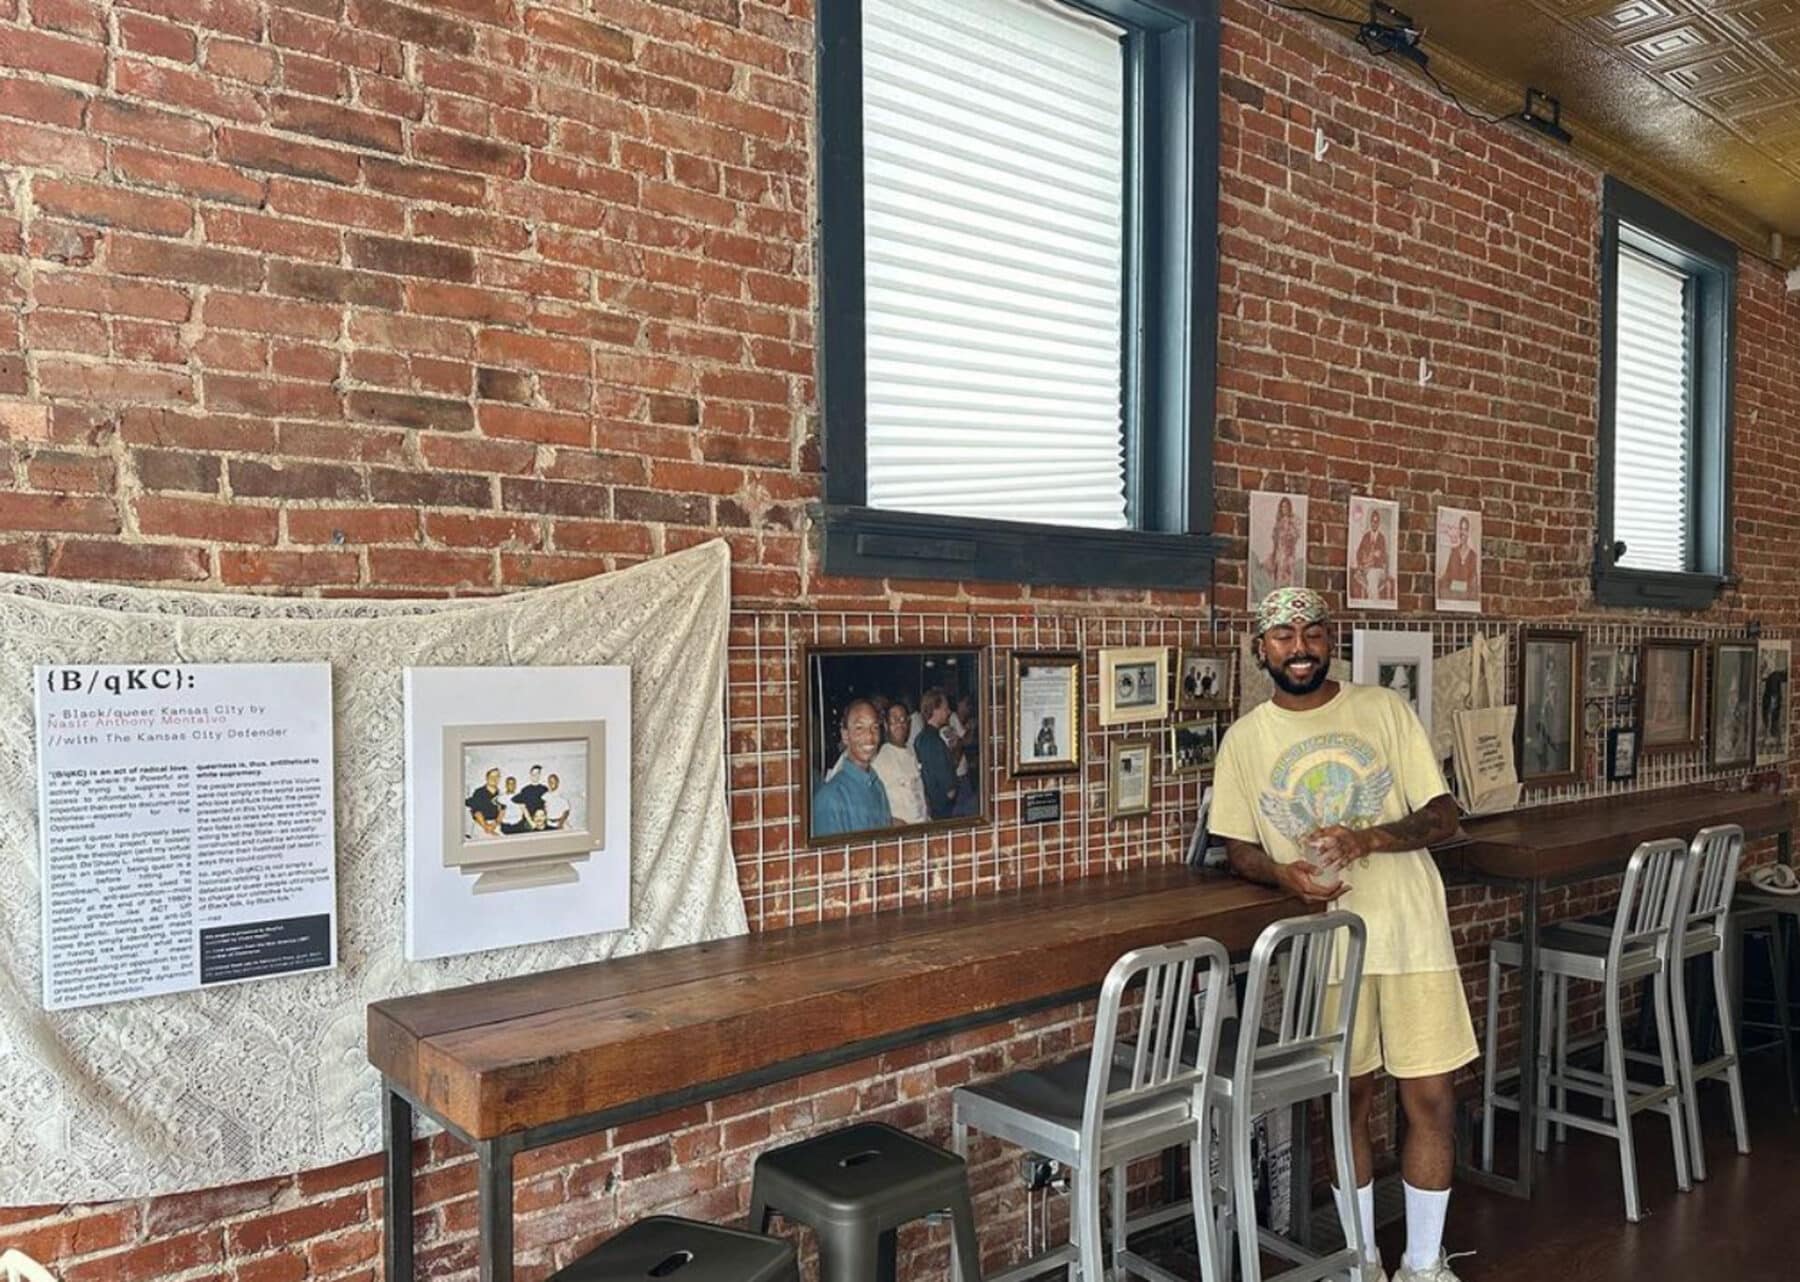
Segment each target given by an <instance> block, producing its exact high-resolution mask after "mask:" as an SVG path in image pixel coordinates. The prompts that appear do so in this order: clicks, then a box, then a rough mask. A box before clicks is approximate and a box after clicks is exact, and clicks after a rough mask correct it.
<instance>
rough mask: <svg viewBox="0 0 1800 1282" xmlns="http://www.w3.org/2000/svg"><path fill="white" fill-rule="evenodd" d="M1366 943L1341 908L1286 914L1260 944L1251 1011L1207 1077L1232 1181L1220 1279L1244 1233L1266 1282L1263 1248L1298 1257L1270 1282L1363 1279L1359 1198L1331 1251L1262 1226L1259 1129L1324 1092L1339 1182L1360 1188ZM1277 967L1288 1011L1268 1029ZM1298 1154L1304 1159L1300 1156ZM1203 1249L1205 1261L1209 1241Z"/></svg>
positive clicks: (1204, 1123) (1203, 1126)
mask: <svg viewBox="0 0 1800 1282" xmlns="http://www.w3.org/2000/svg"><path fill="white" fill-rule="evenodd" d="M1366 942H1367V931H1366V929H1365V927H1364V926H1363V920H1362V918H1361V917H1358V916H1357V915H1356V914H1355V913H1348V912H1342V911H1340V912H1330V913H1324V914H1321V915H1319V916H1315V917H1296V918H1291V919H1290V920H1287V921H1278V922H1276V923H1275V924H1274V925H1273V926H1270V927H1269V928H1268V929H1267V930H1265V931H1263V933H1262V936H1261V938H1259V939H1258V940H1257V941H1256V947H1255V948H1254V949H1253V950H1252V951H1251V954H1250V978H1249V981H1248V983H1246V984H1245V987H1244V1006H1243V1015H1242V1017H1241V1018H1239V1019H1235V1020H1228V1021H1226V1022H1225V1023H1224V1024H1223V1025H1221V1027H1220V1030H1219V1051H1218V1056H1219V1067H1218V1070H1217V1071H1216V1072H1214V1073H1213V1074H1212V1075H1211V1077H1210V1078H1209V1079H1208V1081H1207V1092H1206V1104H1205V1108H1204V1112H1203V1114H1202V1117H1201V1119H1200V1132H1201V1134H1202V1135H1206V1134H1208V1133H1209V1128H1210V1127H1211V1126H1212V1125H1213V1123H1214V1122H1215V1121H1216V1122H1217V1124H1218V1128H1219V1131H1220V1139H1221V1146H1220V1159H1221V1161H1220V1165H1221V1168H1222V1170H1223V1174H1224V1177H1225V1181H1226V1184H1227V1186H1228V1187H1229V1188H1230V1189H1231V1198H1230V1205H1231V1211H1230V1215H1229V1217H1228V1218H1227V1221H1226V1224H1225V1226H1224V1228H1223V1229H1222V1231H1221V1233H1220V1234H1219V1256H1218V1266H1219V1270H1220V1276H1221V1277H1228V1276H1229V1275H1230V1264H1231V1254H1232V1242H1233V1238H1234V1236H1235V1239H1236V1243H1237V1253H1238V1262H1239V1266H1240V1269H1241V1276H1242V1282H1262V1257H1261V1253H1262V1251H1264V1250H1266V1251H1268V1252H1269V1253H1270V1254H1272V1255H1277V1256H1280V1257H1281V1258H1282V1259H1284V1260H1288V1261H1290V1262H1292V1263H1293V1264H1294V1265H1295V1267H1294V1268H1291V1269H1288V1270H1287V1271H1286V1272H1283V1273H1281V1274H1279V1275H1277V1277H1276V1278H1274V1279H1271V1282H1314V1280H1315V1279H1320V1278H1327V1277H1333V1276H1341V1277H1344V1278H1346V1279H1348V1280H1349V1282H1360V1279H1361V1277H1362V1264H1363V1257H1364V1252H1365V1250H1366V1246H1365V1244H1364V1242H1363V1240H1362V1221H1361V1218H1360V1217H1359V1216H1358V1215H1357V1214H1356V1211H1355V1207H1354V1205H1352V1206H1351V1208H1350V1213H1349V1214H1348V1215H1343V1214H1340V1216H1339V1219H1340V1221H1341V1223H1342V1225H1343V1229H1344V1248H1343V1249H1342V1250H1340V1251H1333V1252H1331V1253H1330V1254H1328V1255H1315V1254H1313V1253H1312V1252H1310V1251H1307V1250H1306V1249H1304V1248H1303V1247H1301V1246H1299V1245H1297V1244H1295V1243H1293V1242H1290V1241H1288V1240H1287V1239H1286V1238H1283V1237H1280V1236H1279V1235H1277V1234H1275V1233H1273V1232H1270V1231H1268V1230H1265V1229H1262V1228H1260V1227H1259V1226H1258V1225H1257V1222H1256V1185H1255V1176H1254V1172H1253V1171H1252V1170H1251V1149H1250V1133H1251V1127H1252V1124H1253V1123H1254V1122H1255V1120H1256V1118H1257V1117H1258V1116H1259V1115H1260V1114H1263V1113H1267V1112H1269V1111H1271V1110H1273V1109H1278V1108H1289V1107H1291V1106H1293V1105H1294V1104H1298V1103H1302V1102H1305V1101H1310V1100H1314V1099H1320V1098H1323V1099H1325V1100H1326V1101H1327V1108H1328V1110H1329V1111H1330V1114H1331V1123H1332V1149H1333V1153H1334V1156H1335V1161H1336V1166H1337V1171H1336V1174H1337V1179H1338V1186H1339V1187H1340V1188H1347V1189H1353V1188H1355V1187H1356V1163H1355V1159H1354V1157H1353V1156H1352V1154H1351V1151H1350V1030H1351V1028H1352V1027H1353V1026H1354V1024H1355V1019H1356V998H1357V989H1358V988H1359V987H1360V986H1361V983H1362V970H1363V953H1364V951H1365V948H1366ZM1277 968H1285V973H1284V974H1283V976H1282V978H1281V984H1280V993H1281V1014H1280V1018H1279V1020H1278V1022H1277V1023H1276V1026H1275V1027H1273V1028H1269V1027H1267V1026H1266V1025H1265V1024H1264V1022H1263V1020H1262V1011H1263V1006H1264V1003H1265V1002H1266V1001H1267V999H1268V995H1269V989H1270V982H1271V978H1272V975H1273V973H1274V972H1275V971H1276V970H1277ZM1334 976H1335V978H1334ZM1246 1029H1248V1030H1249V1031H1248V1032H1246V1031H1245V1030H1246ZM1295 1160H1296V1161H1303V1160H1305V1158H1304V1157H1303V1156H1301V1155H1296V1158H1295ZM1196 1187H1197V1185H1196ZM1299 1214H1301V1212H1300V1211H1299V1209H1298V1208H1296V1216H1298V1215H1299ZM1201 1248H1202V1249H1201V1260H1202V1262H1204V1261H1205V1258H1206V1254H1205V1242H1204V1240H1202V1243H1201Z"/></svg>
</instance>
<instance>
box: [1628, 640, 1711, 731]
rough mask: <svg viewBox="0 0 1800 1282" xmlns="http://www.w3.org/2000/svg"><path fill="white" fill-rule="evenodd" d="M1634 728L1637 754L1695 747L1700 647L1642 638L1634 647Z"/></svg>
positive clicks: (1697, 727)
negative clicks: (1636, 651) (1635, 670)
mask: <svg viewBox="0 0 1800 1282" xmlns="http://www.w3.org/2000/svg"><path fill="white" fill-rule="evenodd" d="M1683 672H1685V677H1684V676H1683V675H1682V674H1683ZM1672 683H1684V684H1681V688H1679V689H1677V688H1676V686H1675V684H1672ZM1637 726H1638V734H1639V740H1638V753H1639V754H1640V755H1646V756H1647V755H1649V754H1651V753H1658V752H1687V751H1690V750H1692V749H1694V748H1697V747H1699V746H1700V642H1698V641H1691V640H1688V639H1686V638H1682V637H1647V638H1645V639H1644V641H1643V642H1642V643H1641V644H1640V645H1639V646H1638V663H1637Z"/></svg>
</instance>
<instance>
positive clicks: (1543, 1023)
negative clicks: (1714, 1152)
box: [1481, 837, 1691, 1223]
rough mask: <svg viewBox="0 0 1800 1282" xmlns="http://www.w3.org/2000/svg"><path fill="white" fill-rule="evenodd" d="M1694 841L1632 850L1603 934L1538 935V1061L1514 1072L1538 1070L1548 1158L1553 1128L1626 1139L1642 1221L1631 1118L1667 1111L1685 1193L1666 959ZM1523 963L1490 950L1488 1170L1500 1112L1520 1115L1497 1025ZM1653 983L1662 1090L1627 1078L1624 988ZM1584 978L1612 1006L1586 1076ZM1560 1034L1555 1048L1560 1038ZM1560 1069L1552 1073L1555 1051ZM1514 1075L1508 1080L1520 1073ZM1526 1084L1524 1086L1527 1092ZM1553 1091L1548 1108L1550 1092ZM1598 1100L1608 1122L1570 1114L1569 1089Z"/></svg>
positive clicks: (1539, 1139)
mask: <svg viewBox="0 0 1800 1282" xmlns="http://www.w3.org/2000/svg"><path fill="white" fill-rule="evenodd" d="M1686 865H1687V845H1686V843H1684V842H1683V841H1682V840H1681V839H1680V838H1678V837H1671V838H1667V839H1665V840H1662V841H1647V842H1645V843H1643V844H1642V845H1641V846H1639V847H1638V848H1637V849H1636V850H1635V851H1633V852H1632V855H1631V862H1630V863H1629V864H1628V865H1626V868H1625V882H1624V885H1623V886H1622V887H1621V888H1620V894H1619V907H1618V911H1617V912H1616V913H1615V914H1614V916H1613V925H1612V930H1611V931H1610V932H1608V933H1607V934H1605V935H1599V934H1596V933H1595V932H1593V931H1589V930H1582V929H1579V928H1578V927H1577V926H1576V925H1557V926H1551V927H1548V928H1547V929H1545V930H1543V931H1541V932H1540V933H1539V935H1538V962H1539V966H1540V968H1541V972H1542V975H1543V980H1542V983H1543V993H1542V997H1541V999H1540V1001H1539V1004H1538V1010H1539V1012H1540V1020H1539V1028H1538V1059H1537V1063H1536V1064H1535V1065H1532V1066H1526V1065H1520V1067H1519V1069H1518V1070H1516V1074H1522V1073H1524V1072H1525V1071H1535V1072H1536V1073H1537V1081H1538V1092H1537V1097H1538V1100H1539V1101H1540V1106H1539V1108H1538V1111H1537V1127H1536V1131H1537V1134H1536V1143H1537V1148H1538V1151H1539V1152H1540V1153H1541V1152H1543V1151H1544V1150H1545V1149H1546V1148H1547V1147H1548V1146H1549V1138H1550V1131H1549V1127H1550V1123H1552V1122H1554V1123H1556V1124H1557V1127H1558V1133H1559V1134H1562V1133H1564V1131H1563V1128H1565V1127H1568V1126H1573V1127H1575V1128H1577V1129H1578V1130H1585V1131H1591V1132H1593V1133H1594V1134H1596V1135H1606V1136H1611V1137H1613V1138H1615V1139H1617V1140H1618V1142H1619V1169H1620V1173H1621V1175H1622V1176H1623V1179H1624V1185H1625V1218H1626V1219H1628V1220H1631V1221H1632V1222H1633V1223H1635V1222H1636V1221H1637V1220H1638V1219H1639V1218H1641V1216H1642V1208H1641V1202H1640V1199H1639V1197H1638V1184H1637V1153H1636V1150H1635V1148H1634V1147H1633V1142H1632V1135H1631V1117H1632V1115H1633V1114H1634V1113H1639V1112H1642V1111H1643V1110H1645V1109H1654V1110H1656V1111H1658V1112H1662V1113H1665V1114H1667V1116H1668V1118H1669V1135H1670V1138H1671V1140H1672V1142H1673V1143H1674V1146H1675V1182H1676V1184H1677V1185H1678V1186H1679V1187H1680V1188H1681V1189H1682V1191H1683V1192H1686V1191H1687V1190H1688V1189H1689V1188H1690V1187H1691V1185H1690V1182H1689V1179H1688V1146H1687V1140H1686V1137H1685V1134H1684V1129H1683V1125H1682V1111H1683V1110H1682V1103H1681V1078H1680V1074H1679V1072H1678V1070H1677V1069H1676V1067H1675V1037H1674V1030H1673V1019H1672V1017H1671V1014H1670V1008H1669V955H1670V952H1671V951H1672V948H1673V940H1674V930H1675V921H1676V917H1677V914H1678V913H1679V912H1680V909H1681V905H1682V902H1683V891H1684V889H1685V884H1686ZM1519 964H1520V944H1519V941H1518V940H1516V939H1505V940H1495V941H1494V943H1493V944H1491V945H1490V946H1489V948H1488V998H1487V1020H1488V1025H1487V1028H1488V1032H1487V1048H1486V1049H1487V1064H1486V1069H1485V1072H1484V1074H1483V1076H1484V1081H1483V1084H1482V1119H1481V1140H1482V1150H1483V1157H1484V1159H1485V1160H1486V1162H1487V1163H1488V1164H1489V1165H1490V1166H1491V1165H1492V1163H1493V1153H1494V1114H1495V1112H1496V1111H1498V1110H1499V1109H1503V1108H1505V1109H1517V1108H1518V1101H1517V1100H1516V1099H1512V1098H1509V1097H1506V1096H1503V1095H1501V1094H1500V1092H1499V1081H1500V1078H1501V1077H1502V1076H1503V1075H1502V1074H1501V1073H1500V1072H1499V1068H1498V1065H1497V1064H1496V1063H1495V1052H1496V1049H1497V1047H1496V1041H1497V1037H1496V1026H1497V1017H1498V1014H1499V1004H1500V1003H1499V988H1500V967H1501V966H1503V965H1505V966H1517V965H1519ZM1646 978H1648V979H1650V980H1651V981H1652V983H1653V985H1654V1003H1655V1008H1656V1027H1657V1049H1658V1060H1659V1062H1660V1064H1661V1066H1662V1079H1663V1084H1662V1085H1661V1086H1638V1085H1635V1084H1634V1083H1632V1081H1631V1080H1630V1078H1629V1077H1627V1076H1626V1073H1625V1025H1624V1015H1623V1013H1622V1010H1621V994H1622V991H1623V989H1624V986H1625V985H1626V984H1628V983H1630V982H1632V981H1633V980H1638V979H1646ZM1570 979H1580V980H1586V981H1588V982H1590V983H1597V984H1599V985H1600V986H1601V988H1602V991H1603V995H1604V1004H1605V1010H1606V1035H1605V1047H1606V1049H1605V1054H1604V1063H1605V1071H1604V1072H1600V1073H1594V1072H1589V1071H1587V1070H1585V1069H1579V1068H1575V1067H1572V1066H1570V1065H1569V1063H1568V981H1569V980H1570ZM1553 1037H1554V1042H1553V1040H1552V1039H1553ZM1553 1048H1554V1054H1555V1058H1556V1071H1555V1072H1554V1073H1553V1072H1552V1071H1551V1055H1552V1053H1553ZM1513 1075H1515V1074H1506V1075H1505V1076H1513ZM1522 1085H1523V1083H1522V1082H1521V1086H1522ZM1552 1088H1554V1089H1555V1092H1556V1097H1555V1102H1554V1104H1552V1103H1551V1102H1550V1092H1551V1089H1552ZM1571 1090H1572V1091H1575V1092H1577V1093H1578V1094H1585V1095H1590V1096H1594V1097H1596V1098H1599V1099H1602V1100H1606V1101H1608V1102H1609V1103H1610V1105H1611V1116H1610V1120H1609V1119H1608V1118H1592V1117H1587V1116H1585V1115H1583V1114H1578V1113H1571V1112H1569V1111H1568V1092H1569V1091H1571Z"/></svg>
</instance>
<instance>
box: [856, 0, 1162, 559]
mask: <svg viewBox="0 0 1800 1282" xmlns="http://www.w3.org/2000/svg"><path fill="white" fill-rule="evenodd" d="M1122 34H1123V33H1122V32H1121V31H1120V30H1119V29H1117V28H1115V27H1112V26H1110V25H1108V24H1106V23H1104V22H1102V21H1100V20H1098V19H1095V18H1091V17H1088V16H1086V15H1083V14H1078V13H1076V12H1075V11H1073V10H1071V9H1069V8H1067V7H1064V6H1061V5H1057V4H1054V3H1048V2H1043V0H863V9H862V40H863V165H864V177H863V202H864V246H863V248H864V259H865V262H864V290H865V305H864V310H865V316H866V324H867V348H866V379H867V390H866V406H867V427H866V441H867V446H866V448H867V464H866V466H867V485H868V504H869V506H871V507H877V508H886V509H889V510H898V511H907V512H928V513H939V514H945V515H953V516H964V517H981V518H989V519H1002V520H1013V521H1031V522H1044V523H1049V524H1056V525H1079V526H1089V527H1098V528H1103V529H1118V528H1122V527H1125V526H1126V525H1127V523H1128V514H1127V506H1126V481H1125V475H1126V474H1125V467H1126V456H1125V441H1124V428H1123V422H1122V415H1121V405H1122V386H1123V359H1122V353H1121V334H1122V332H1123V321H1122V317H1123V306H1124V280H1125V256H1126V236H1125V206H1124V199H1125V198H1124V193H1125V166H1126V139H1125V120H1124V105H1125V84H1124V76H1125V56H1124V50H1123V47H1122V44H1121V39H1122Z"/></svg>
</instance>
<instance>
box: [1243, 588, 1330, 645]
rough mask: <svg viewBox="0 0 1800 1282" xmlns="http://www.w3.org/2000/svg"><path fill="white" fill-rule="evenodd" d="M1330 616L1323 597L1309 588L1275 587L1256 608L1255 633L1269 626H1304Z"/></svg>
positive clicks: (1260, 632) (1261, 631) (1263, 631)
mask: <svg viewBox="0 0 1800 1282" xmlns="http://www.w3.org/2000/svg"><path fill="white" fill-rule="evenodd" d="M1330 617H1331V611H1330V610H1329V609H1327V608H1326V605H1325V598H1324V597H1322V596H1320V595H1319V594H1318V593H1317V592H1314V591H1313V590H1312V589H1311V588H1276V589H1275V590H1274V591H1273V592H1270V593H1269V594H1268V595H1267V596H1265V597H1264V598H1263V599H1262V604H1261V605H1260V606H1258V607H1257V610H1256V635H1257V636H1261V635H1262V634H1263V633H1265V632H1267V631H1268V630H1269V629H1270V628H1279V627H1288V626H1291V627H1305V626H1306V625H1307V624H1309V623H1323V622H1325V620H1326V619H1328V618H1330Z"/></svg>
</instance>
